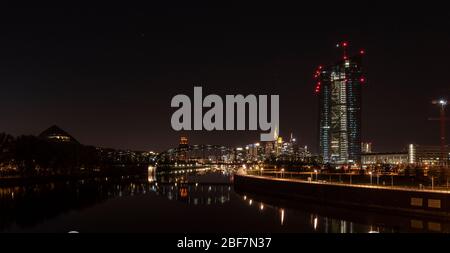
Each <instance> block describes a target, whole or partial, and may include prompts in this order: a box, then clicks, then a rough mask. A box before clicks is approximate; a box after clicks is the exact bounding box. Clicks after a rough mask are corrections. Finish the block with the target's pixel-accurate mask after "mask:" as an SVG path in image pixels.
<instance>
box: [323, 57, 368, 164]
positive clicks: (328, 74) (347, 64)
mask: <svg viewBox="0 0 450 253" xmlns="http://www.w3.org/2000/svg"><path fill="white" fill-rule="evenodd" d="M315 77H316V78H317V80H318V82H317V86H316V93H317V94H318V95H319V149H320V150H319V152H320V155H321V156H322V158H323V161H324V162H325V163H333V164H352V163H360V161H361V85H362V83H364V82H365V79H364V77H363V73H362V57H361V55H356V56H353V57H344V59H343V60H341V61H339V62H337V63H336V64H334V65H331V66H328V67H324V68H322V67H319V69H318V70H317V71H316V75H315Z"/></svg>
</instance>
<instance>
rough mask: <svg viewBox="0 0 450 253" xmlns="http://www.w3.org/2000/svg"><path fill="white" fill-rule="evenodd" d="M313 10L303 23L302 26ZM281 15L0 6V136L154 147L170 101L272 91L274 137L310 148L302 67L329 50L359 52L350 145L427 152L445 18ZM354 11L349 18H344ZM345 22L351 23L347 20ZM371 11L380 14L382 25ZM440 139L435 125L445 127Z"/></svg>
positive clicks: (441, 74)
mask: <svg viewBox="0 0 450 253" xmlns="http://www.w3.org/2000/svg"><path fill="white" fill-rule="evenodd" d="M312 14H315V16H311V15H312ZM317 14H318V13H314V12H313V11H310V10H307V9H301V8H300V9H298V10H295V11H293V10H292V9H290V8H288V7H286V8H285V9H283V8H277V9H276V10H275V9H271V8H264V9H259V8H258V9H249V8H242V9H241V8H239V7H236V6H228V7H227V8H220V9H219V8H216V7H210V8H206V7H203V8H202V7H188V6H179V7H175V6H171V7H169V6H148V7H135V9H130V8H127V7H123V6H116V7H114V6H112V7H111V6H108V7H105V6H98V7H97V6H92V7H90V8H73V7H71V8H68V7H67V8H64V7H58V8H56V7H55V8H31V7H30V8H26V9H23V8H2V9H1V11H0V28H1V40H0V89H1V91H0V115H1V120H0V132H6V133H10V134H12V135H14V136H17V135H22V134H33V135H37V134H39V133H40V132H41V131H43V130H44V129H46V128H47V127H49V126H51V125H53V124H56V125H58V126H60V127H61V128H63V129H64V130H66V131H67V132H69V133H70V134H72V135H73V136H74V137H75V138H76V139H78V140H79V141H80V142H81V143H84V144H91V145H96V146H102V147H113V148H122V149H133V150H156V151H162V150H164V149H167V148H169V147H173V146H175V145H177V143H178V139H179V136H180V134H181V133H180V132H175V131H174V130H172V128H171V126H170V117H171V114H172V112H173V111H174V109H172V108H171V107H170V101H171V99H172V97H173V96H174V95H176V94H181V93H183V94H187V95H189V96H190V97H191V98H193V86H194V85H201V86H203V92H204V94H205V95H206V94H211V93H215V94H219V95H224V94H244V95H245V94H279V95H280V125H281V135H283V136H288V135H289V134H290V133H291V132H292V133H293V134H294V135H295V136H296V137H297V138H298V140H299V142H300V143H301V144H302V145H308V146H310V147H311V148H312V150H313V151H316V148H317V144H318V143H317V142H318V141H317V139H318V138H317V126H318V125H317V110H318V101H317V97H316V96H315V95H314V87H315V84H314V80H313V78H312V77H313V76H312V75H313V72H314V69H315V68H316V67H317V66H318V65H320V64H329V63H332V62H333V61H335V60H336V59H337V58H338V57H339V55H340V51H339V50H337V49H336V48H335V44H336V43H337V42H339V41H348V42H349V43H350V48H351V50H354V51H358V50H359V49H361V48H364V49H365V50H366V52H367V55H366V60H365V70H366V72H367V80H368V83H367V84H365V87H364V88H363V107H362V111H363V129H362V136H363V141H370V142H372V143H373V148H374V150H375V151H400V150H402V149H404V148H405V147H406V145H407V144H409V143H418V144H436V145H438V144H439V136H438V133H439V124H438V122H435V121H429V120H428V118H429V117H437V116H438V115H439V111H438V109H437V107H436V106H434V105H432V104H431V103H430V102H431V100H433V99H435V98H440V97H446V98H450V96H449V95H450V81H449V77H448V74H449V73H450V61H449V60H450V32H449V27H450V18H449V17H450V15H448V13H447V14H439V15H435V16H426V15H422V16H421V15H417V14H416V13H412V14H409V15H402V16H399V15H396V14H395V13H392V12H391V13H387V14H386V15H384V14H383V13H379V15H378V16H373V15H367V14H365V13H363V14H362V15H361V16H355V15H348V16H346V15H339V16H335V15H330V14H329V13H326V15H324V16H320V15H317ZM319 14H320V13H319ZM353 14H354V13H353ZM356 14H358V13H356ZM382 14H383V15H382ZM447 129H448V128H447ZM186 134H187V136H188V137H189V138H190V143H194V144H195V143H197V144H200V143H203V144H206V143H208V144H224V145H230V146H231V145H233V146H234V145H240V144H246V143H253V142H256V141H257V140H258V139H259V134H260V131H251V132H248V131H245V132H242V131H240V132H237V131H236V132H226V131H221V132H217V131H215V132H204V131H202V132H188V133H186Z"/></svg>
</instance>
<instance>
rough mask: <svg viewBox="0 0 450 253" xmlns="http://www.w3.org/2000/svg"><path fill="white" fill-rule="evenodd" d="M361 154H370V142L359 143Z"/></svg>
mask: <svg viewBox="0 0 450 253" xmlns="http://www.w3.org/2000/svg"><path fill="white" fill-rule="evenodd" d="M361 152H362V153H366V154H367V153H372V142H363V143H361Z"/></svg>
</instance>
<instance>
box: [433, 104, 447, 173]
mask: <svg viewBox="0 0 450 253" xmlns="http://www.w3.org/2000/svg"><path fill="white" fill-rule="evenodd" d="M431 103H432V104H434V105H438V106H439V107H440V117H439V118H430V119H429V120H439V121H440V128H441V129H440V132H441V134H440V141H441V157H440V164H441V166H443V167H445V166H447V160H448V155H447V148H446V143H445V122H446V121H447V120H449V119H448V118H446V117H445V107H446V106H447V103H448V101H447V100H446V99H439V100H433V101H431Z"/></svg>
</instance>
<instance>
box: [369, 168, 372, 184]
mask: <svg viewBox="0 0 450 253" xmlns="http://www.w3.org/2000/svg"><path fill="white" fill-rule="evenodd" d="M369 176H370V184H372V171H369Z"/></svg>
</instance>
